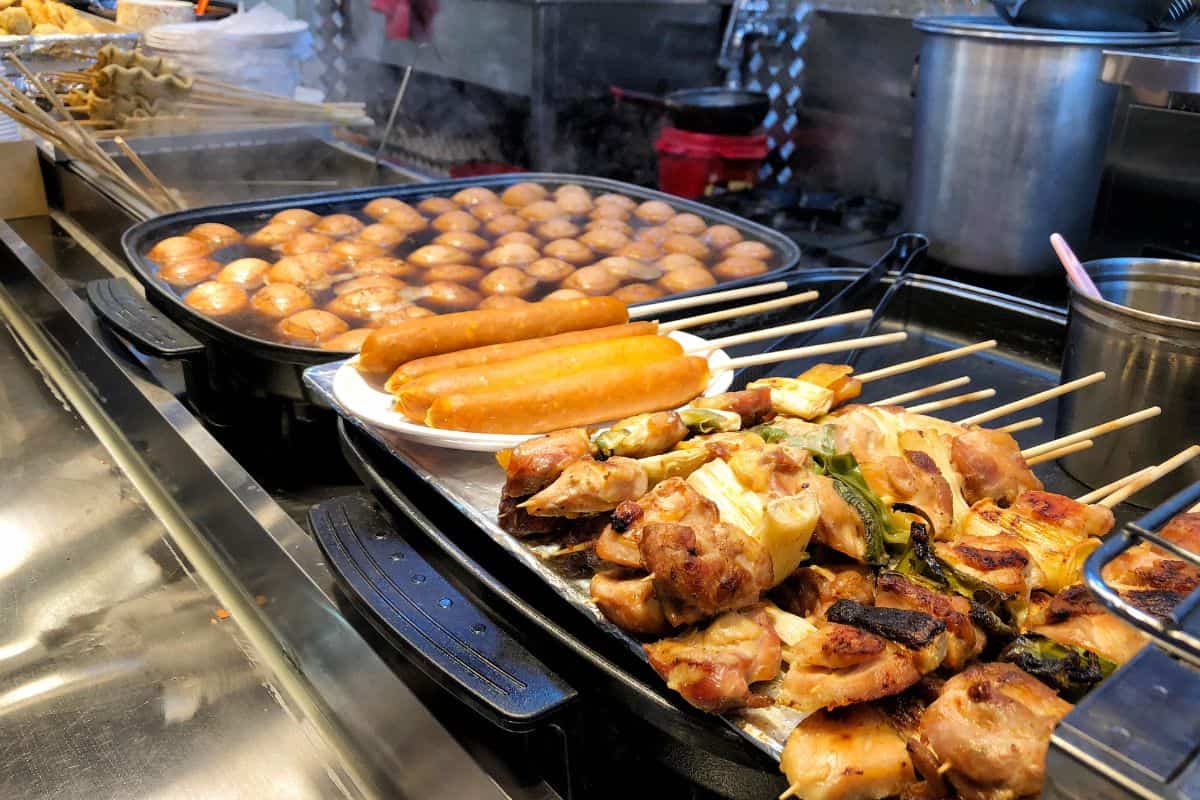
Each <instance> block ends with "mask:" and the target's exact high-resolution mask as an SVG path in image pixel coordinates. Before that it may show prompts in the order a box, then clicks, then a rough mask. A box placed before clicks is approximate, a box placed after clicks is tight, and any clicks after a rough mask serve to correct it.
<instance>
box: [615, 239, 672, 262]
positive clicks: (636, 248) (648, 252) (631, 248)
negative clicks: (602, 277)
mask: <svg viewBox="0 0 1200 800" xmlns="http://www.w3.org/2000/svg"><path fill="white" fill-rule="evenodd" d="M613 255H617V256H624V257H625V258H632V259H636V260H637V261H645V262H647V263H653V262H655V261H657V260H658V259H660V258H662V255H663V253H662V250H659V249H658V245H655V244H651V243H650V242H639V241H637V240H636V239H635V240H634V241H632V242H630V243H629V244H627V245H625V246H624V247H622V248H621V249H620V250H618V251H617V252H616V253H614V254H613Z"/></svg>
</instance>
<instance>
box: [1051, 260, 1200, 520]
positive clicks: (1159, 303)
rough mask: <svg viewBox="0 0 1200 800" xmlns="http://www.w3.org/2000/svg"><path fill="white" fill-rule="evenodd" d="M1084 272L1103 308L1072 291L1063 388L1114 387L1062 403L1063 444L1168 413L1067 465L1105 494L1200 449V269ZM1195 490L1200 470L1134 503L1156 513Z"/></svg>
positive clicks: (1177, 475) (1128, 266) (1166, 265)
mask: <svg viewBox="0 0 1200 800" xmlns="http://www.w3.org/2000/svg"><path fill="white" fill-rule="evenodd" d="M1084 266H1085V267H1086V268H1087V271H1088V272H1089V273H1090V274H1091V276H1092V278H1093V279H1094V280H1095V282H1096V286H1097V288H1098V289H1099V290H1100V294H1101V295H1102V299H1100V300H1093V299H1091V298H1089V297H1084V296H1083V295H1081V294H1079V293H1078V292H1074V291H1072V293H1071V316H1070V324H1069V326H1068V328H1067V346H1066V350H1065V351H1064V353H1063V369H1062V379H1063V381H1064V382H1065V381H1069V380H1073V379H1075V378H1078V377H1081V376H1083V375H1087V374H1090V373H1092V372H1095V371H1097V370H1104V371H1105V372H1107V373H1108V379H1107V380H1105V381H1103V382H1102V383H1099V384H1096V385H1094V386H1090V387H1088V388H1087V389H1085V390H1083V391H1081V392H1077V393H1074V394H1069V395H1066V396H1065V397H1063V398H1062V400H1060V401H1059V407H1058V435H1060V436H1063V435H1066V434H1067V433H1071V432H1073V431H1077V430H1080V429H1082V428H1086V427H1088V426H1091V425H1096V424H1099V423H1101V422H1104V421H1106V420H1110V419H1112V418H1113V417H1117V416H1121V415H1124V414H1128V413H1131V412H1133V411H1137V410H1139V409H1142V408H1146V407H1148V406H1155V405H1156V406H1161V407H1162V414H1161V415H1159V416H1157V417H1155V418H1153V419H1151V420H1147V421H1146V422H1142V423H1139V424H1137V425H1134V426H1133V427H1130V428H1126V429H1124V430H1122V431H1118V432H1116V433H1111V434H1108V435H1107V436H1103V437H1100V438H1098V439H1096V444H1095V445H1094V446H1093V447H1091V448H1090V449H1088V450H1084V451H1082V452H1080V453H1077V454H1075V455H1073V456H1068V457H1067V458H1065V459H1063V460H1062V461H1061V463H1062V465H1063V467H1064V468H1066V470H1067V472H1069V473H1071V474H1072V475H1074V476H1075V477H1076V478H1078V479H1079V480H1081V481H1083V482H1084V483H1086V484H1088V485H1089V486H1092V487H1096V486H1100V485H1102V484H1105V483H1108V482H1109V481H1111V480H1112V479H1113V478H1114V477H1116V476H1119V475H1127V474H1129V473H1131V472H1134V471H1136V470H1139V469H1141V468H1142V467H1146V466H1149V465H1151V464H1157V463H1161V462H1163V461H1165V460H1166V459H1167V458H1169V457H1170V456H1172V455H1174V454H1175V453H1177V452H1179V451H1180V450H1182V449H1183V448H1184V447H1186V446H1187V445H1190V444H1195V443H1197V442H1200V264H1198V263H1194V262H1190V261H1167V260H1163V259H1149V258H1108V259H1101V260H1099V261H1090V262H1088V263H1087V264H1085V265H1084ZM1196 481H1200V460H1194V461H1192V462H1191V463H1190V464H1188V465H1186V466H1184V467H1181V468H1180V469H1178V470H1176V471H1175V472H1173V473H1172V474H1171V475H1169V476H1168V477H1166V478H1163V479H1162V480H1160V481H1158V482H1156V483H1155V484H1153V485H1152V486H1151V487H1150V488H1149V489H1146V490H1144V491H1142V492H1140V493H1138V494H1136V495H1134V497H1133V501H1134V502H1135V503H1137V504H1138V505H1142V506H1147V507H1148V506H1151V505H1156V504H1158V503H1161V502H1162V501H1163V500H1165V499H1166V498H1167V497H1169V496H1171V495H1172V494H1174V493H1175V492H1177V491H1178V490H1180V489H1182V488H1183V487H1185V486H1187V485H1189V484H1191V483H1194V482H1196Z"/></svg>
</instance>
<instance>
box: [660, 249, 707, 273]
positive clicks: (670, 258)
mask: <svg viewBox="0 0 1200 800" xmlns="http://www.w3.org/2000/svg"><path fill="white" fill-rule="evenodd" d="M654 263H655V265H656V266H658V268H659V269H661V270H662V271H663V272H672V271H674V270H677V269H685V268H687V269H691V268H695V267H699V268H700V269H704V262H703V261H701V260H700V259H698V258H696V257H695V256H689V255H688V254H687V253H668V254H667V255H665V256H663V257H662V258H660V259H659V260H658V261H656V262H654Z"/></svg>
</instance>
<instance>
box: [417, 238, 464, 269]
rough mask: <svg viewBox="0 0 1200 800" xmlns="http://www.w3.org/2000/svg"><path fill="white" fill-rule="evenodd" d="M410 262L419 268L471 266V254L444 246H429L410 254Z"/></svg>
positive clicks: (419, 248)
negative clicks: (456, 265) (444, 265)
mask: <svg viewBox="0 0 1200 800" xmlns="http://www.w3.org/2000/svg"><path fill="white" fill-rule="evenodd" d="M408 262H409V263H410V264H416V265H417V266H418V267H436V266H439V265H441V264H469V263H471V254H470V253H467V252H464V251H462V250H459V249H458V248H457V247H450V246H449V245H444V244H427V245H425V246H424V247H418V248H417V249H416V250H413V251H412V252H411V253H409V254H408Z"/></svg>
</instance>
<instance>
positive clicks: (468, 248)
mask: <svg viewBox="0 0 1200 800" xmlns="http://www.w3.org/2000/svg"><path fill="white" fill-rule="evenodd" d="M432 244H444V245H446V246H447V247H453V248H455V249H457V250H462V251H463V252H464V253H482V252H483V251H484V250H487V249H488V247H489V246H490V245H488V240H487V239H485V238H483V237H482V236H480V235H479V234H477V233H471V232H470V231H446V232H445V233H442V234H439V235H438V236H436V237H435V238H434V240H433V242H432Z"/></svg>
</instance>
